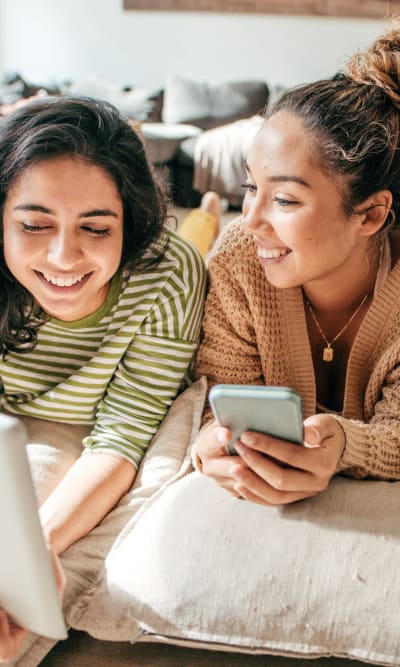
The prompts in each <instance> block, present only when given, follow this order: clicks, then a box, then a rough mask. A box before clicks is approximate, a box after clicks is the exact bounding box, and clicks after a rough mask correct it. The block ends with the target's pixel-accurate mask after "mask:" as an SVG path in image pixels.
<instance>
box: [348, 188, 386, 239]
mask: <svg viewBox="0 0 400 667" xmlns="http://www.w3.org/2000/svg"><path fill="white" fill-rule="evenodd" d="M392 201H393V197H392V193H391V192H390V190H380V191H379V192H376V193H375V194H373V195H371V197H368V199H366V200H365V202H363V204H361V206H359V207H357V211H356V215H357V218H358V222H359V225H360V232H361V235H362V236H373V235H374V234H376V233H377V232H378V231H379V230H380V229H381V228H382V227H383V225H384V224H385V222H386V219H387V217H388V215H390V210H391V207H392Z"/></svg>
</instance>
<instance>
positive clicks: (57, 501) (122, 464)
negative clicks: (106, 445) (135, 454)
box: [40, 452, 136, 554]
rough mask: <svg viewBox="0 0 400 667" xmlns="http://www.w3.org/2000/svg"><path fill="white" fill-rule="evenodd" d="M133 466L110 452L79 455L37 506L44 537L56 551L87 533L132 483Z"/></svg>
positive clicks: (134, 470) (65, 547)
mask: <svg viewBox="0 0 400 667" xmlns="http://www.w3.org/2000/svg"><path fill="white" fill-rule="evenodd" d="M135 475H136V469H135V467H134V465H133V464H132V463H130V462H129V461H128V460H126V459H123V458H121V457H118V456H114V455H112V454H106V453H103V452H97V453H95V454H86V455H84V456H81V457H80V458H79V459H78V460H77V461H76V462H75V463H74V465H73V466H72V467H71V468H70V469H69V471H68V472H67V474H66V475H65V477H64V478H63V479H62V480H61V482H60V483H59V484H58V486H57V487H56V488H55V490H54V491H53V493H52V494H51V495H50V496H49V497H48V498H47V500H46V501H45V502H44V503H43V505H42V507H41V508H40V517H41V521H42V525H43V530H44V534H45V537H46V539H47V540H48V541H49V543H50V544H51V545H52V547H53V549H54V551H55V552H56V553H57V554H60V553H62V552H63V551H65V549H67V548H68V547H69V546H70V545H71V544H73V543H74V542H76V541H77V540H78V539H79V538H80V537H83V535H86V534H87V533H88V532H89V531H90V530H92V528H94V527H95V526H97V524H98V523H99V522H100V521H101V520H102V519H103V517H104V516H105V515H106V514H107V513H108V512H109V511H110V510H111V509H112V508H113V507H114V506H115V505H116V504H117V502H118V501H119V500H120V498H121V497H122V496H123V495H124V493H126V492H127V491H128V490H129V488H130V487H131V486H132V484H133V481H134V479H135Z"/></svg>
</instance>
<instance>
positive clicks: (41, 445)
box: [15, 378, 206, 667]
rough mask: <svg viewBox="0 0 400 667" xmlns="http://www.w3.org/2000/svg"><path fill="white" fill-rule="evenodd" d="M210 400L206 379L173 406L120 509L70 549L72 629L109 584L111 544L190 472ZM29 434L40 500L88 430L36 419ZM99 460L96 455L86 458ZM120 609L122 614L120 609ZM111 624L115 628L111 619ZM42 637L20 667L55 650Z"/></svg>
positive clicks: (30, 644) (67, 598)
mask: <svg viewBox="0 0 400 667" xmlns="http://www.w3.org/2000/svg"><path fill="white" fill-rule="evenodd" d="M205 395H206V381H205V378H202V379H201V380H198V381H197V382H196V383H194V384H193V385H192V386H191V387H189V389H186V391H184V392H183V393H182V394H180V396H178V398H177V399H176V400H175V401H174V402H173V404H172V406H171V408H170V410H169V412H168V414H167V416H166V417H165V419H164V421H163V423H162V425H161V427H160V428H159V430H158V432H157V434H156V435H155V436H154V438H153V441H152V444H151V446H150V448H149V450H148V452H147V454H146V456H145V458H144V459H143V462H142V465H141V467H140V469H139V471H138V474H137V476H136V480H135V483H134V485H133V487H132V489H131V490H130V491H129V492H128V493H127V494H125V496H123V498H122V499H121V501H120V502H119V504H118V505H117V507H116V508H115V509H114V510H112V511H111V512H110V513H109V514H108V515H107V516H106V517H105V518H104V519H103V521H102V522H101V523H100V524H99V525H98V526H97V527H96V528H94V530H92V531H91V532H90V533H89V534H88V535H86V536H85V537H83V538H82V539H80V540H79V541H78V542H76V543H75V544H73V545H72V546H71V547H69V549H67V550H66V551H65V552H64V554H63V555H62V559H61V560H62V564H63V568H64V571H65V573H66V576H67V585H66V589H65V594H64V600H63V607H64V612H65V617H66V621H67V624H68V625H71V618H70V616H73V615H74V614H75V613H77V610H79V609H80V606H81V605H82V607H83V608H85V607H86V601H87V596H88V597H89V598H90V596H91V594H92V591H93V590H97V589H102V588H103V587H104V586H105V585H106V583H105V582H104V581H103V578H107V567H104V561H105V558H106V555H107V553H108V552H109V551H110V549H111V547H112V545H113V543H114V542H115V541H116V540H117V541H118V540H120V541H122V543H124V539H123V538H118V536H119V535H122V536H123V535H124V534H125V533H124V529H125V526H126V524H127V523H129V522H130V521H131V520H132V518H133V517H134V516H136V515H137V516H140V514H141V512H142V511H144V510H145V507H146V505H147V503H148V502H150V499H151V498H152V497H153V496H154V498H156V497H158V495H159V494H160V493H161V494H162V493H163V490H164V488H166V487H167V486H168V485H169V484H170V483H172V481H173V480H174V479H179V477H180V476H181V475H183V474H185V473H187V471H188V470H189V465H190V463H189V457H188V449H190V444H191V442H192V441H193V439H194V437H195V435H196V433H197V431H198V429H199V426H200V419H201V413H202V409H203V405H204V400H205ZM24 422H25V425H26V426H27V428H28V433H29V440H30V443H31V444H30V445H29V446H28V451H29V461H30V464H31V470H32V474H33V478H34V481H35V486H36V489H37V494H38V497H39V499H40V500H43V498H44V497H46V496H47V495H48V493H49V492H50V491H51V490H52V488H54V486H55V485H56V484H57V482H58V481H59V479H60V478H61V477H62V476H63V475H64V474H65V472H66V471H67V469H68V468H69V467H70V466H71V465H72V463H73V462H74V460H75V458H77V456H79V454H80V452H81V449H82V447H81V442H82V436H84V435H85V432H86V430H87V429H85V427H75V428H74V427H72V428H71V427H70V426H65V425H62V424H55V423H52V422H45V421H42V420H36V419H32V420H30V419H24ZM87 456H97V454H95V453H94V454H91V453H89V454H87ZM116 607H117V608H118V610H120V607H119V605H118V604H117V605H116ZM107 622H108V624H109V625H110V626H111V627H114V625H115V622H114V619H113V618H112V617H109V618H108V621H107ZM54 643H55V642H54V641H53V640H50V639H46V638H44V637H36V636H34V635H29V637H28V638H27V641H26V643H25V645H24V647H23V649H22V651H21V654H20V657H19V658H18V660H17V662H16V663H15V664H16V667H33V666H34V665H38V664H39V663H40V662H41V660H42V659H43V657H44V656H45V655H46V653H47V652H48V651H49V650H50V649H51V648H52V646H53V645H54Z"/></svg>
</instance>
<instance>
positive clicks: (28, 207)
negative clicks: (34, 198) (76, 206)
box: [14, 204, 118, 218]
mask: <svg viewBox="0 0 400 667" xmlns="http://www.w3.org/2000/svg"><path fill="white" fill-rule="evenodd" d="M14 211H35V212H37V213H45V214H46V215H55V214H56V212H55V211H54V210H53V209H51V208H47V207H46V206H41V205H40V204H19V205H18V206H15V207H14ZM110 216H111V217H113V218H118V214H117V213H115V211H112V210H111V209H109V208H94V209H92V210H90V211H84V212H83V213H80V214H79V217H80V218H94V217H103V218H104V217H110Z"/></svg>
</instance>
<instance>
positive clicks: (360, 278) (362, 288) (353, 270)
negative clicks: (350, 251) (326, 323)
mask: <svg viewBox="0 0 400 667" xmlns="http://www.w3.org/2000/svg"><path fill="white" fill-rule="evenodd" d="M379 264H380V249H379V246H377V244H375V245H374V247H373V248H372V249H371V251H370V252H369V253H368V254H367V253H366V252H365V253H364V254H363V255H362V257H361V258H360V259H359V261H357V260H355V261H354V263H353V264H352V266H351V267H350V271H347V272H346V276H342V277H341V279H340V280H335V279H334V277H332V276H329V278H328V279H325V280H323V281H312V282H310V283H307V284H305V285H303V291H304V293H305V295H306V297H307V299H308V301H309V302H310V303H311V305H312V308H313V309H314V312H316V313H324V312H329V313H330V314H334V313H342V314H347V313H352V312H354V310H355V309H356V308H357V306H359V304H360V303H361V302H362V300H363V299H365V301H366V302H368V303H369V301H370V299H371V298H372V297H373V292H374V288H375V283H376V280H377V275H378V270H379ZM364 266H365V270H364V271H363V270H362V267H364ZM360 267H361V270H360Z"/></svg>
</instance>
